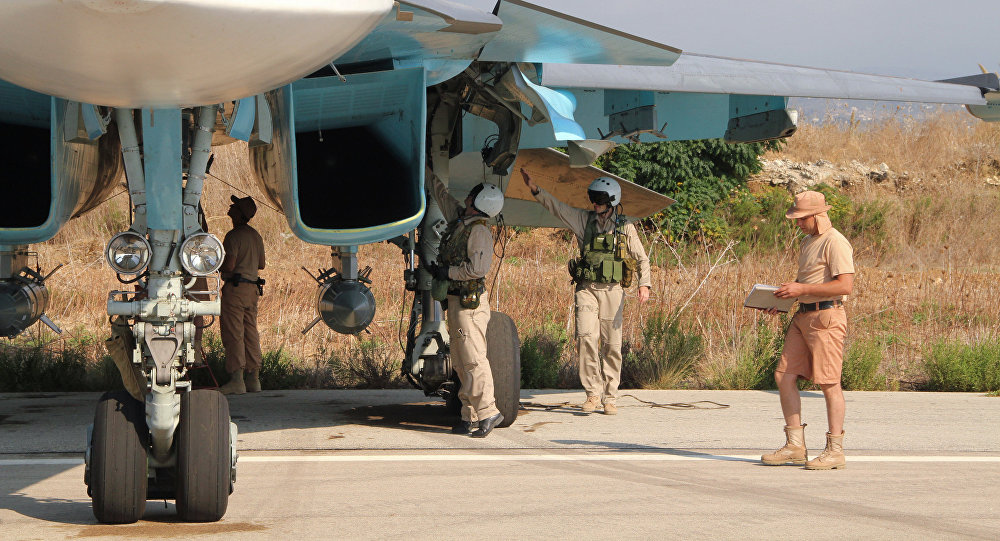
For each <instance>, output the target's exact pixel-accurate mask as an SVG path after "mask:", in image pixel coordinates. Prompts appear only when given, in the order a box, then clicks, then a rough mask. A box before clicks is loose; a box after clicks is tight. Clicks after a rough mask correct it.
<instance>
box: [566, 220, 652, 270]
mask: <svg viewBox="0 0 1000 541" xmlns="http://www.w3.org/2000/svg"><path fill="white" fill-rule="evenodd" d="M624 226H625V219H624V218H618V219H617V221H616V222H615V227H614V229H613V230H612V231H611V232H609V233H598V232H597V213H596V212H590V216H589V217H588V218H587V227H586V229H584V232H583V249H581V250H580V257H579V258H578V259H573V260H571V261H570V262H569V274H570V276H572V277H573V281H574V282H597V283H601V284H612V283H620V284H621V285H622V287H630V286H631V285H632V282H633V281H634V280H635V273H636V267H637V266H638V264H637V262H636V260H635V259H633V258H631V257H629V255H628V246H627V244H628V240H627V238H626V236H625V232H624V231H622V228H623V227H624Z"/></svg>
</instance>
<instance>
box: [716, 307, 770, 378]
mask: <svg viewBox="0 0 1000 541" xmlns="http://www.w3.org/2000/svg"><path fill="white" fill-rule="evenodd" d="M781 323H782V325H781V327H780V328H778V329H775V328H774V327H773V326H772V325H771V324H770V323H769V321H768V318H764V317H761V318H759V319H758V320H757V325H756V326H755V327H754V328H753V329H750V330H747V331H744V332H743V333H742V334H741V336H740V339H739V342H738V344H737V348H736V362H735V363H733V365H732V366H729V367H727V368H726V369H724V370H723V371H722V372H721V373H720V374H718V375H716V376H715V377H713V378H711V379H709V380H708V381H706V382H705V386H706V387H708V388H709V389H758V390H766V389H776V388H777V386H776V385H775V383H774V371H775V369H777V368H778V361H780V360H781V350H782V348H783V347H784V345H785V335H784V333H783V332H782V329H783V328H786V327H787V323H788V316H786V315H782V316H781Z"/></svg>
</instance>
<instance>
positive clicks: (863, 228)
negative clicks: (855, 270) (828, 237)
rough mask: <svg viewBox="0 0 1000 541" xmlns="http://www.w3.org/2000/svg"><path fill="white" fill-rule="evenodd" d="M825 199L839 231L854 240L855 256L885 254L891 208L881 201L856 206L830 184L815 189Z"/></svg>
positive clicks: (879, 255)
mask: <svg viewBox="0 0 1000 541" xmlns="http://www.w3.org/2000/svg"><path fill="white" fill-rule="evenodd" d="M814 189H815V190H816V191H818V192H821V193H822V194H823V195H824V196H825V197H826V202H827V204H828V205H831V206H832V207H833V208H831V209H830V211H829V214H830V221H831V222H832V223H833V227H835V228H836V229H837V230H838V231H840V232H841V233H843V234H844V236H845V237H847V238H848V239H850V240H851V244H852V245H853V246H854V254H855V256H857V255H858V254H861V253H864V252H870V253H871V254H872V255H873V256H874V257H876V258H878V257H881V256H882V255H884V253H885V251H886V250H887V248H888V246H887V244H886V240H887V239H888V233H887V229H886V226H885V221H886V215H887V214H888V210H889V205H888V203H884V202H881V201H869V202H865V203H855V202H854V201H852V200H851V199H850V198H848V197H847V196H846V195H844V194H842V193H841V192H840V190H838V189H837V188H834V187H832V186H829V185H827V184H819V185H817V186H816V187H815V188H814Z"/></svg>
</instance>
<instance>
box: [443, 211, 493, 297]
mask: <svg viewBox="0 0 1000 541" xmlns="http://www.w3.org/2000/svg"><path fill="white" fill-rule="evenodd" d="M461 221H462V218H459V219H458V220H456V221H454V222H452V223H451V224H449V225H448V230H447V231H446V232H445V234H444V237H443V238H442V239H441V248H440V251H439V252H438V264H439V265H441V266H443V267H450V266H452V265H461V264H462V263H466V262H468V261H469V235H471V234H472V228H473V227H474V226H476V225H480V224H482V225H484V226H485V225H486V219H485V218H482V219H479V220H474V221H472V222H470V223H468V224H466V225H465V227H464V228H462V232H461V233H459V234H457V235H456V234H455V233H456V231H458V224H459V223H461ZM447 284H448V286H447V295H456V296H458V298H459V302H460V304H461V305H462V308H479V297H480V295H482V294H483V292H485V291H486V278H485V277H484V278H476V279H473V280H448V281H447ZM435 285H437V284H435ZM440 289H443V287H441V288H438V287H435V290H438V295H436V296H435V298H437V296H440ZM437 300H444V299H443V298H441V299H437Z"/></svg>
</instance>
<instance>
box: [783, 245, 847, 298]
mask: <svg viewBox="0 0 1000 541" xmlns="http://www.w3.org/2000/svg"><path fill="white" fill-rule="evenodd" d="M841 274H854V248H851V243H850V242H848V240H847V238H846V237H844V235H842V234H841V233H840V231H837V230H836V229H834V228H832V227H831V228H830V229H827V231H826V232H825V233H823V234H822V235H816V236H812V235H809V236H807V237H806V238H805V240H803V241H802V247H801V250H800V251H799V274H798V276H796V277H795V281H796V282H798V283H800V284H824V283H826V282H830V281H832V280H833V279H834V278H835V277H836V276H839V275H841ZM844 297H845V296H844V295H837V296H833V297H816V296H813V295H803V296H801V297H799V302H805V303H813V302H820V301H834V300H839V301H842V300H844Z"/></svg>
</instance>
